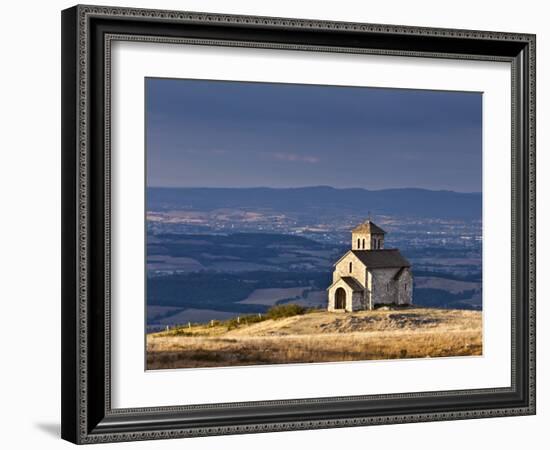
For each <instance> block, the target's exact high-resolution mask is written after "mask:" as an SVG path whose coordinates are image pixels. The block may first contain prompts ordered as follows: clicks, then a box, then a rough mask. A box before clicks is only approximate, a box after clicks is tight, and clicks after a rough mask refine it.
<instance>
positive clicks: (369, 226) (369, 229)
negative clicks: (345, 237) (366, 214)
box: [351, 220, 386, 234]
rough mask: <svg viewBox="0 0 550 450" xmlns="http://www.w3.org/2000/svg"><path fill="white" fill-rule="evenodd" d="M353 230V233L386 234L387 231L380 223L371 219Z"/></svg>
mask: <svg viewBox="0 0 550 450" xmlns="http://www.w3.org/2000/svg"><path fill="white" fill-rule="evenodd" d="M351 231H352V233H370V234H386V232H385V231H384V230H383V229H382V228H380V227H379V226H378V225H376V224H375V223H374V222H371V221H370V220H367V221H366V222H363V223H362V224H360V225H357V226H356V227H355V228H354V229H353V230H351Z"/></svg>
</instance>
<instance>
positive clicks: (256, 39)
mask: <svg viewBox="0 0 550 450" xmlns="http://www.w3.org/2000/svg"><path fill="white" fill-rule="evenodd" d="M115 41H139V42H155V43H170V44H178V43H186V44H193V45H198V46H212V45H215V46H219V47H246V48H260V49H265V50H266V51H269V49H278V50H301V51H304V52H307V51H315V52H331V53H353V54H366V55H387V56H407V57H411V58H443V59H450V60H458V61H460V60H479V61H502V62H507V63H509V64H511V77H512V79H511V87H512V89H511V104H512V117H511V130H512V140H511V149H512V173H511V174H510V176H511V180H512V192H511V193H510V195H511V198H512V210H511V212H510V217H511V227H512V236H511V246H512V261H511V267H512V270H511V272H512V283H511V286H510V289H511V298H512V302H511V304H512V311H511V318H512V324H511V349H512V354H511V361H512V364H511V374H510V379H511V385H510V386H507V387H497V386H495V387H493V388H483V389H467V390H451V391H431V392H413V393H399V394H393V393H388V394H377V395H358V396H334V397H319V398H292V399H285V400H270V401H253V402H245V401H243V402H234V403H214V404H193V405H181V406H178V405H175V406H167V407H159V406H151V407H140V408H125V409H117V408H113V407H112V402H111V389H112V385H111V373H112V370H113V364H112V359H111V332H112V326H113V324H112V323H111V320H110V319H111V290H110V288H111V266H110V264H111V253H110V251H111V244H112V241H111V234H110V226H111V223H110V217H111V203H110V199H111V198H110V183H111V181H112V178H111V177H112V176H113V174H111V171H110V163H111V141H110V139H111V134H110V133H111V128H110V99H111V94H112V93H111V83H110V81H111V79H110V73H111V72H110V71H111V53H110V52H111V45H112V43H113V42H115ZM529 414H535V36H534V35H531V34H515V33H504V32H486V31H470V30H454V29H453V30H451V29H435V28H422V27H408V26H395V25H380V24H365V23H347V22H330V21H317V20H303V19H288V18H271V17H253V16H233V15H218V14H205V13H195V12H181V11H160V10H145V9H130V8H114V7H99V6H80V5H79V6H75V7H72V8H70V9H67V10H64V11H63V12H62V437H63V438H64V439H66V440H68V441H71V442H74V443H78V444H84V443H100V442H114V441H133V440H143V439H167V438H176V437H193V436H208V435H219V434H238V433H257V432H272V431H284V430H300V429H314V428H330V427H349V426H364V425H377V424H392V423H407V422H423V421H440V420H457V419H471V418H484V417H499V416H512V415H529Z"/></svg>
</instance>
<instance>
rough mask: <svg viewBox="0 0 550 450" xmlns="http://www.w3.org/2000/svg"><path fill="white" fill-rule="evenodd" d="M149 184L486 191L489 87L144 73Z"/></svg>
mask: <svg viewBox="0 0 550 450" xmlns="http://www.w3.org/2000/svg"><path fill="white" fill-rule="evenodd" d="M146 98H147V108H146V110H147V118H146V125H147V126H146V130H147V161H148V184H149V185H150V186H227V187H240V186H246V187H249V186H272V187H294V186H311V185H331V186H334V187H365V188H369V189H382V188H392V187H422V188H427V189H450V190H456V191H468V192H472V191H480V190H481V160H482V157H481V145H482V129H481V121H482V112H481V108H482V94H480V93H465V92H444V91H425V90H405V89H379V88H357V87H337V86H308V85H291V84H276V83H245V82H220V81H201V80H169V79H156V78H155V79H147V80H146Z"/></svg>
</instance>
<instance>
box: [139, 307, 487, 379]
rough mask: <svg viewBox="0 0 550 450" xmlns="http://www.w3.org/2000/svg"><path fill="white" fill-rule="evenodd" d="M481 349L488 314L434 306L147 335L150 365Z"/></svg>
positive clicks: (275, 317) (312, 314) (280, 317)
mask: <svg viewBox="0 0 550 450" xmlns="http://www.w3.org/2000/svg"><path fill="white" fill-rule="evenodd" d="M291 314H294V315H291ZM288 315H290V317H285V316H288ZM481 353H482V331H481V312H479V311H464V310H449V309H435V308H406V309H385V308H381V309H377V310H375V311H361V312H356V313H329V312H327V311H321V310H313V311H305V310H304V309H303V308H298V307H297V308H295V309H294V311H293V312H292V311H290V310H289V311H288V312H284V311H283V312H282V313H280V314H272V315H271V316H269V315H267V316H266V315H263V316H259V315H250V316H241V317H240V318H239V319H237V318H233V319H231V320H226V321H223V322H219V321H215V322H212V323H210V324H207V325H197V324H195V325H192V326H191V327H180V328H175V329H171V330H168V331H164V332H161V333H154V334H149V335H148V336H147V367H148V369H168V368H189V367H222V366H239V365H257V364H283V363H305V362H335V361H357V360H373V359H396V358H425V357H441V356H473V355H481Z"/></svg>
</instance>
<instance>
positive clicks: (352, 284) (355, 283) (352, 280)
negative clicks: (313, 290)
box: [327, 277, 365, 292]
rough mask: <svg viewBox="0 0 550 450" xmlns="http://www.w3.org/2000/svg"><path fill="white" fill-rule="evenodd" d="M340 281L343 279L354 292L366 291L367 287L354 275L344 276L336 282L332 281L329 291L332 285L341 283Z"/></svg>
mask: <svg viewBox="0 0 550 450" xmlns="http://www.w3.org/2000/svg"><path fill="white" fill-rule="evenodd" d="M340 281H343V282H344V283H346V284H347V285H348V286H349V287H350V288H351V290H352V291H353V292H361V291H364V290H365V288H364V287H363V286H362V285H361V283H359V281H357V280H356V279H355V278H353V277H342V278H339V279H338V280H336V281H335V282H334V283H332V284H331V285H330V286H329V287H328V288H327V291H328V290H329V289H330V288H331V287H332V286H334V285H335V284H336V283H339V282H340Z"/></svg>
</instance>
